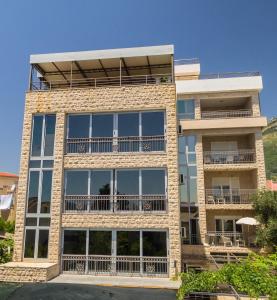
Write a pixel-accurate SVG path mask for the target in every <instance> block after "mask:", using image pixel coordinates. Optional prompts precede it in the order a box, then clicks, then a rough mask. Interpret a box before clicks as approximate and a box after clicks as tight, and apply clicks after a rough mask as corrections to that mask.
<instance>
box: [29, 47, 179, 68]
mask: <svg viewBox="0 0 277 300" xmlns="http://www.w3.org/2000/svg"><path fill="white" fill-rule="evenodd" d="M172 54H174V46H173V45H161V46H149V47H135V48H119V49H106V50H92V51H78V52H63V53H48V54H32V55H30V63H31V64H40V63H47V62H66V61H82V60H97V59H112V58H121V57H123V58H127V57H140V56H157V55H172Z"/></svg>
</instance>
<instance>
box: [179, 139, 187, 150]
mask: <svg viewBox="0 0 277 300" xmlns="http://www.w3.org/2000/svg"><path fill="white" fill-rule="evenodd" d="M178 140H179V152H185V147H186V137H185V136H180V137H179V138H178Z"/></svg>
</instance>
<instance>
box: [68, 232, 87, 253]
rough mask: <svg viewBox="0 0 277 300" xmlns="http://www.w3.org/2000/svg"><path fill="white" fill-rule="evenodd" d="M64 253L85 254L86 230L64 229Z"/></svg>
mask: <svg viewBox="0 0 277 300" xmlns="http://www.w3.org/2000/svg"><path fill="white" fill-rule="evenodd" d="M63 253H64V254H80V255H81V254H86V231H84V230H65V231H64V245H63Z"/></svg>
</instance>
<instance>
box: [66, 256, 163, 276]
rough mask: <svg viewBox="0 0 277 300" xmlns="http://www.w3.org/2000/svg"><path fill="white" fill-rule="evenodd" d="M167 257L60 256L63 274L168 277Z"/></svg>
mask: <svg viewBox="0 0 277 300" xmlns="http://www.w3.org/2000/svg"><path fill="white" fill-rule="evenodd" d="M168 269H169V260H168V258H167V257H146V256H109V255H62V270H63V272H64V273H73V274H80V275H82V274H93V275H103V274H104V275H123V276H124V275H128V276H132V275H133V276H157V277H168Z"/></svg>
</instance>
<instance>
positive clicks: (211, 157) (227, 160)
mask: <svg viewBox="0 0 277 300" xmlns="http://www.w3.org/2000/svg"><path fill="white" fill-rule="evenodd" d="M203 158H204V164H209V165H215V164H226V165H227V164H246V163H254V162H255V160H256V155H255V150H254V149H239V150H235V151H204V153H203Z"/></svg>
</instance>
